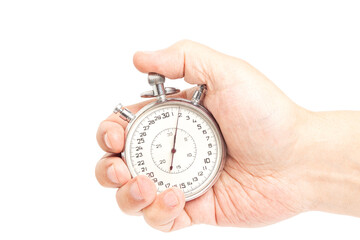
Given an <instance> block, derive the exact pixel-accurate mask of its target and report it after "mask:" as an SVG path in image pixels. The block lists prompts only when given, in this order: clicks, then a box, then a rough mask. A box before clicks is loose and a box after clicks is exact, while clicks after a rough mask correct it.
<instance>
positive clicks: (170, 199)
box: [164, 191, 179, 207]
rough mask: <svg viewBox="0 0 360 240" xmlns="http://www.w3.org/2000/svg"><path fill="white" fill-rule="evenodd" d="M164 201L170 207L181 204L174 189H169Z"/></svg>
mask: <svg viewBox="0 0 360 240" xmlns="http://www.w3.org/2000/svg"><path fill="white" fill-rule="evenodd" d="M164 203H165V204H166V205H168V206H169V207H175V206H176V205H178V204H179V200H178V198H177V196H176V194H175V193H174V191H169V192H167V193H166V194H165V196H164Z"/></svg>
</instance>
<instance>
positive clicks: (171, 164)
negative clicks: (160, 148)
mask: <svg viewBox="0 0 360 240" xmlns="http://www.w3.org/2000/svg"><path fill="white" fill-rule="evenodd" d="M179 112H180V107H179V110H178V115H177V119H176V126H175V133H174V141H173V147H172V149H171V163H170V171H171V170H172V169H173V163H174V154H175V153H176V149H175V143H176V135H177V130H178V124H179V116H180V114H179Z"/></svg>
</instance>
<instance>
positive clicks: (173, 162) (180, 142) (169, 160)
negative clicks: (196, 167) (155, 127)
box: [150, 128, 196, 174]
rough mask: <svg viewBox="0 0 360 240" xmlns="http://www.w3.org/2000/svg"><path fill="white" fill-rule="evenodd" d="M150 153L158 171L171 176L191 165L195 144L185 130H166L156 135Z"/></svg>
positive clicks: (194, 154)
mask: <svg viewBox="0 0 360 240" xmlns="http://www.w3.org/2000/svg"><path fill="white" fill-rule="evenodd" d="M169 149H171V150H169ZM150 151H151V158H152V160H153V161H154V163H155V165H156V166H158V168H159V169H161V170H163V171H164V172H167V173H171V174H173V173H180V172H183V171H185V170H186V169H188V168H189V167H190V166H191V165H192V164H193V162H194V160H195V157H196V144H195V142H194V139H193V138H192V137H191V135H190V134H189V133H187V132H186V131H185V130H183V129H181V128H168V129H165V130H163V131H161V132H160V133H159V134H158V135H156V137H155V138H154V140H153V142H152V144H151V150H150Z"/></svg>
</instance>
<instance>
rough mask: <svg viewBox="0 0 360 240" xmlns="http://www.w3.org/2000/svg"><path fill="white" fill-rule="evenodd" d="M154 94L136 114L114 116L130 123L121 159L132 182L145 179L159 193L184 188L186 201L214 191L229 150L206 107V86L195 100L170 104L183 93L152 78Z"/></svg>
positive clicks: (121, 109) (152, 75) (117, 110)
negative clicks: (212, 188) (204, 103)
mask: <svg viewBox="0 0 360 240" xmlns="http://www.w3.org/2000/svg"><path fill="white" fill-rule="evenodd" d="M148 81H149V84H150V86H152V87H153V90H150V91H147V92H145V93H142V94H141V96H142V97H146V98H149V97H156V98H157V101H154V102H152V103H150V104H148V105H146V106H145V107H143V108H142V109H141V110H140V111H139V112H137V113H136V114H133V113H131V112H130V111H129V110H128V109H126V108H124V107H123V106H122V105H121V104H119V105H118V106H116V108H115V110H114V113H119V115H120V117H121V118H122V119H124V120H126V121H128V122H129V124H128V125H127V128H126V130H125V138H126V142H125V149H124V151H123V152H122V153H121V157H122V158H123V159H124V160H125V162H126V164H127V167H128V168H129V171H130V173H131V175H132V176H133V177H135V176H137V175H146V176H148V177H149V178H150V179H151V180H153V181H154V183H155V185H156V187H157V189H158V192H162V191H164V190H166V189H168V188H171V187H178V188H180V189H181V190H182V191H183V192H184V195H185V200H186V201H189V200H192V199H195V198H197V197H199V196H201V195H202V194H204V193H205V192H206V191H207V190H209V189H210V188H211V187H212V186H213V184H214V183H215V182H216V180H217V179H218V177H219V175H220V172H221V170H222V168H223V166H224V161H225V155H226V146H225V142H224V139H223V136H222V134H221V131H220V129H219V126H218V124H217V123H216V120H215V119H214V117H213V116H212V115H211V113H210V112H209V111H208V110H207V109H206V108H205V107H203V106H202V105H201V99H202V96H203V95H204V94H205V90H206V89H205V85H200V86H199V88H198V89H197V90H196V91H195V92H194V95H193V97H192V100H191V101H189V100H186V99H181V98H166V95H171V94H175V93H178V92H179V91H180V90H178V89H176V88H165V87H164V83H165V78H164V76H162V75H160V74H156V73H149V75H148Z"/></svg>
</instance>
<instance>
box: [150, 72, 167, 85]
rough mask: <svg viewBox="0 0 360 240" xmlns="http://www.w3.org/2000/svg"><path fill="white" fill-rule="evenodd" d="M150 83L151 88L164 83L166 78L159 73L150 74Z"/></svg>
mask: <svg viewBox="0 0 360 240" xmlns="http://www.w3.org/2000/svg"><path fill="white" fill-rule="evenodd" d="M148 82H149V84H150V86H154V85H156V84H160V83H164V82H165V77H164V76H163V75H161V74H158V73H149V74H148Z"/></svg>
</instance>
